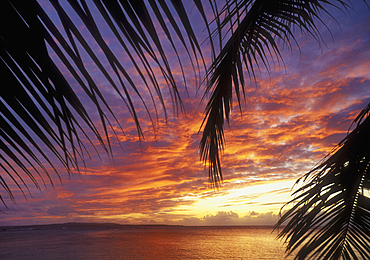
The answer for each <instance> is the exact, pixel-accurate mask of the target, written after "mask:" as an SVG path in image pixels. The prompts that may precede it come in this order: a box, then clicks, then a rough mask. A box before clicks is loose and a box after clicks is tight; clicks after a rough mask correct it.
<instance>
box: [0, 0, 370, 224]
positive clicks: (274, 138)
mask: <svg viewBox="0 0 370 260" xmlns="http://www.w3.org/2000/svg"><path fill="white" fill-rule="evenodd" d="M40 2H41V3H43V1H40ZM48 8H51V7H48ZM350 14H351V15H349V14H343V13H342V12H339V11H337V12H336V13H335V17H336V19H337V20H338V22H339V24H340V25H341V27H339V26H338V25H337V24H336V23H335V22H334V21H333V20H332V19H331V18H328V17H326V18H325V19H327V20H325V21H327V25H328V27H329V28H330V30H331V33H332V34H333V38H334V40H332V38H331V35H330V32H328V30H327V29H326V28H324V26H322V25H321V26H320V27H322V28H320V31H321V33H322V35H323V39H324V41H325V43H326V46H325V45H322V46H321V48H320V46H319V44H318V43H317V42H316V41H315V40H314V39H313V38H312V37H310V36H308V37H305V36H299V35H298V34H297V35H298V36H297V39H298V41H299V46H300V50H298V48H297V47H296V46H294V45H293V46H292V50H290V49H289V48H287V47H286V46H285V47H284V48H282V56H283V58H284V64H281V63H280V64H279V63H275V64H274V63H273V62H271V71H270V72H267V71H266V70H264V69H261V72H260V73H257V78H256V81H255V82H254V80H253V79H252V80H250V81H247V85H246V88H245V92H246V93H245V95H246V99H245V101H242V103H241V106H240V107H241V108H240V109H239V106H238V103H237V99H236V96H235V95H234V100H233V101H234V102H233V110H232V114H231V119H230V125H229V126H226V129H225V142H226V143H225V147H224V150H223V151H222V171H223V182H222V183H221V185H220V186H219V187H216V188H214V187H212V185H211V183H210V182H209V179H208V168H207V165H205V163H203V162H202V161H200V159H199V157H200V156H199V142H200V138H201V133H200V132H199V130H200V129H201V124H202V120H203V118H204V109H205V103H206V102H205V101H203V102H201V99H202V95H203V91H204V86H203V85H202V86H201V87H200V89H199V90H197V85H196V84H197V83H196V81H197V79H196V78H195V76H194V74H193V71H192V68H191V64H188V63H189V62H188V63H186V62H185V63H184V71H185V73H186V76H188V77H187V79H186V80H187V81H186V87H187V89H185V86H184V84H182V85H181V86H180V87H181V89H180V92H181V94H182V101H183V104H184V108H185V109H184V110H185V112H184V113H181V112H180V113H178V114H177V111H176V108H175V107H173V105H172V102H171V98H170V93H169V91H168V88H167V87H166V85H165V81H164V79H162V82H160V83H159V84H160V85H161V87H162V88H163V96H164V100H165V103H166V109H167V110H166V112H167V115H168V118H167V119H166V118H165V116H164V114H165V113H164V111H163V109H162V108H161V104H160V101H159V100H158V99H156V102H155V105H156V107H155V106H154V105H153V103H151V101H150V96H149V94H148V93H147V92H144V95H143V98H144V99H145V98H147V100H148V102H147V103H146V104H147V105H148V110H149V112H150V115H151V116H152V119H153V124H152V123H151V121H150V118H149V116H148V113H147V112H146V111H145V109H144V107H143V106H142V105H140V101H137V100H135V101H137V104H139V105H137V111H138V116H139V120H140V123H141V126H142V128H143V133H144V138H142V139H141V140H139V137H138V133H137V130H136V127H135V124H134V120H133V119H132V117H131V116H130V113H129V111H128V110H127V109H126V106H125V105H124V104H122V102H121V101H120V99H119V97H117V94H116V93H115V92H113V91H112V90H111V88H110V87H111V86H110V85H109V83H108V82H107V81H106V80H105V79H104V77H103V76H102V75H100V74H99V73H98V72H97V73H96V75H94V76H95V77H96V78H95V80H96V82H98V83H99V87H101V89H102V91H103V92H104V95H106V99H107V101H108V103H109V104H110V106H111V108H112V110H113V112H114V113H115V115H116V116H117V118H118V121H119V122H120V124H121V125H122V128H123V130H124V133H122V132H121V130H120V128H119V126H118V125H114V126H113V129H114V130H115V132H116V134H117V136H116V135H115V133H114V132H113V131H112V130H110V131H109V137H110V141H111V147H112V152H113V158H110V157H109V156H108V155H107V153H106V152H105V151H104V150H103V149H102V148H101V147H100V144H99V143H98V141H96V140H94V143H96V147H97V149H98V152H99V154H97V153H96V151H95V150H94V149H93V147H92V146H91V145H90V144H89V142H88V140H87V138H85V137H84V138H83V140H84V144H86V146H87V147H88V150H89V153H90V155H91V160H90V158H89V156H88V155H85V163H86V167H83V163H82V162H81V164H80V166H81V170H80V172H78V171H77V170H76V171H75V173H74V174H73V175H71V176H68V174H67V173H66V172H65V170H64V169H63V167H62V165H59V164H58V162H57V161H56V165H57V167H58V169H59V170H60V175H61V180H62V183H61V182H59V180H58V177H57V176H56V174H55V173H53V171H52V169H50V173H51V175H52V179H53V181H54V188H53V186H52V185H51V184H50V182H49V180H47V179H45V182H46V186H42V187H41V190H42V192H39V191H38V190H37V189H36V188H35V187H33V186H32V183H30V184H29V186H30V192H31V195H32V196H31V195H29V194H26V197H27V199H25V198H24V197H23V195H22V194H21V192H17V193H15V197H16V203H13V202H11V200H10V199H9V198H5V197H4V199H5V200H6V203H7V207H8V209H7V208H5V206H3V205H1V207H0V210H2V211H3V212H2V213H1V217H0V226H2V225H28V224H47V223H64V222H115V223H121V224H146V223H150V224H176V225H274V224H275V223H276V221H277V219H278V215H279V211H280V209H281V207H282V206H283V205H284V204H285V203H286V202H288V201H289V199H290V195H291V193H292V191H293V190H294V187H296V186H294V183H295V181H296V180H297V179H298V178H299V177H301V176H303V175H304V174H305V173H306V172H308V171H309V170H311V169H312V168H313V167H314V166H315V164H316V163H318V162H319V161H320V160H321V159H322V158H323V157H324V156H325V155H327V154H328V153H329V152H330V151H331V149H332V148H333V147H334V146H335V145H336V144H337V143H338V142H340V141H341V140H342V138H343V137H344V136H345V134H346V133H347V131H348V129H349V127H350V125H351V122H352V121H353V120H354V118H355V117H356V115H357V114H358V113H359V111H360V110H361V109H363V108H364V107H365V106H366V104H368V103H369V102H370V70H369V68H370V38H369V32H370V11H369V10H368V8H367V7H366V5H365V4H364V3H361V1H357V2H356V5H355V6H354V11H350ZM194 19H197V18H196V17H195V18H194ZM198 19H199V18H198ZM80 29H81V31H82V32H84V28H80ZM195 29H196V30H197V32H198V33H199V34H201V33H202V30H203V29H204V28H195ZM61 30H62V27H61ZM85 33H86V32H85ZM108 34H109V32H107V35H108ZM162 36H163V37H165V34H163V35H162ZM108 38H109V37H108ZM107 44H108V45H109V46H110V47H112V48H113V47H115V44H117V42H116V41H115V39H113V36H112V39H110V40H107ZM117 45H118V44H117ZM202 48H204V50H205V53H207V55H208V56H209V53H208V50H209V46H207V42H206V43H204V45H203V46H202ZM94 51H96V52H97V55H98V54H99V52H101V50H100V49H96V50H94ZM117 52H118V53H122V60H121V62H122V64H128V65H127V66H129V65H130V62H129V59H128V58H127V55H125V53H124V51H123V50H121V49H119V47H118V46H117ZM183 55H184V56H185V54H183ZM173 56H175V55H173ZM208 56H206V57H205V58H206V59H207V60H208V59H210V57H208ZM56 63H57V64H60V61H59V62H58V61H56ZM90 65H91V67H89V66H90ZM86 66H87V67H89V69H90V70H91V71H95V69H96V68H95V67H94V65H93V62H92V61H91V60H88V59H87V58H86ZM130 66H131V67H128V68H126V69H127V70H132V71H134V68H133V67H132V65H130ZM177 69H178V70H174V75H175V76H176V77H178V78H179V81H180V82H181V81H182V74H181V71H180V69H179V68H177ZM61 70H62V71H63V68H62V69H61ZM134 73H135V72H133V74H134ZM203 73H204V72H203ZM65 76H66V78H68V79H70V80H71V82H72V84H73V79H72V76H71V75H65ZM140 82H141V81H140V78H139V76H137V82H135V83H137V84H138V88H142V89H145V86H143V85H140V84H141V83H140ZM186 90H187V91H186ZM76 92H77V95H78V94H79V92H78V90H76ZM234 94H235V93H234ZM86 109H87V110H89V109H93V108H92V106H91V104H89V103H86ZM155 109H158V119H157V118H156V116H155V113H156V112H155ZM240 111H241V112H240ZM94 120H96V122H100V121H99V118H98V115H96V118H94ZM97 127H98V128H99V130H101V131H103V130H102V127H101V125H100V123H97ZM0 173H1V174H3V172H2V170H0ZM4 175H5V174H4ZM9 183H10V182H9ZM41 183H42V182H41ZM11 185H13V184H11ZM14 186H15V185H14ZM293 186H294V187H293ZM292 188H293V189H292ZM283 210H284V209H283Z"/></svg>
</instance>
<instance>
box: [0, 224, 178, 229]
mask: <svg viewBox="0 0 370 260" xmlns="http://www.w3.org/2000/svg"><path fill="white" fill-rule="evenodd" d="M153 227H182V225H165V224H136V225H133V224H117V223H85V222H68V223H61V224H46V225H26V226H0V231H25V230H60V229H62V230H98V229H125V228H153Z"/></svg>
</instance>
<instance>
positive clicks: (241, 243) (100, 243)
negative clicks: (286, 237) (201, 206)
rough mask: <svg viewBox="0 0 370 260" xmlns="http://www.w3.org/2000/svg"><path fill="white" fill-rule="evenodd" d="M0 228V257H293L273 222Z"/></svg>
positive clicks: (25, 259)
mask: <svg viewBox="0 0 370 260" xmlns="http://www.w3.org/2000/svg"><path fill="white" fill-rule="evenodd" d="M45 227H46V228H43V227H40V226H36V227H22V228H19V227H18V228H15V227H14V228H6V229H3V228H2V230H1V231H0V259H7V260H8V259H9V260H11V259H22V260H27V259H35V260H36V259H37V260H43V259H48V260H49V259H88V260H93V259H143V260H144V259H145V260H146V259H148V260H149V259H150V260H157V259H268V260H273V259H278V260H282V259H288V260H289V259H293V258H294V256H293V255H291V256H289V257H287V258H285V256H286V254H285V248H284V245H283V242H282V241H280V240H277V239H276V235H277V233H276V232H274V233H272V230H273V229H272V228H271V227H239V226H238V227H183V226H120V227H118V228H117V227H114V226H113V227H109V226H102V227H101V226H91V225H90V226H85V227H82V228H81V227H79V226H78V225H75V226H73V227H71V226H64V225H55V226H51V227H50V226H45Z"/></svg>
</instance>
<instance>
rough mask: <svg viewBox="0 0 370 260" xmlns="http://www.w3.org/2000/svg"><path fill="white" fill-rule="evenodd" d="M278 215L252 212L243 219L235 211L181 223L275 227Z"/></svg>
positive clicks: (189, 224)
mask: <svg viewBox="0 0 370 260" xmlns="http://www.w3.org/2000/svg"><path fill="white" fill-rule="evenodd" d="M277 220H278V215H277V214H275V213H273V212H265V213H259V212H255V211H250V212H249V213H248V214H246V215H245V216H243V217H240V216H239V214H238V213H236V212H233V211H219V212H217V214H216V215H212V214H209V215H205V216H204V217H203V218H196V217H189V218H184V219H183V220H182V221H179V223H182V224H184V225H187V226H240V225H246V226H249V225H251V226H256V225H264V226H265V225H269V226H272V225H275V224H276V222H277Z"/></svg>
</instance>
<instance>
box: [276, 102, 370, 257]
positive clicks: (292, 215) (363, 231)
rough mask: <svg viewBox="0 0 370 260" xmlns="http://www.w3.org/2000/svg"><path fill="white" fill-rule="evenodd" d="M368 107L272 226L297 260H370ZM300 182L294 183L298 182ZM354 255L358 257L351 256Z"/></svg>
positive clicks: (369, 106)
mask: <svg viewBox="0 0 370 260" xmlns="http://www.w3.org/2000/svg"><path fill="white" fill-rule="evenodd" d="M369 110H370V104H369V105H367V107H366V108H365V109H363V110H362V111H361V113H360V114H359V115H358V116H357V118H356V119H355V120H354V123H355V124H356V127H355V128H354V129H353V130H352V132H351V133H349V134H348V135H347V136H346V137H345V138H344V139H343V140H342V141H341V142H340V143H339V144H338V146H337V147H336V149H335V150H334V151H333V152H332V153H331V154H330V155H329V156H328V157H327V158H326V159H325V160H324V161H323V162H321V163H320V164H319V165H318V166H317V167H315V168H314V169H313V170H312V171H310V172H309V173H307V174H306V175H305V176H304V177H303V185H302V187H300V188H299V189H297V190H296V191H295V192H294V195H295V198H294V199H292V200H291V201H290V202H289V203H287V204H288V205H289V204H292V205H293V206H292V208H291V209H289V210H288V211H287V212H286V213H285V214H283V216H282V217H281V218H280V220H279V222H278V223H277V226H280V225H283V224H285V223H286V226H285V227H284V229H283V230H282V231H281V232H280V234H279V237H280V238H282V237H285V239H286V240H287V241H288V244H287V251H288V252H289V253H291V252H293V251H294V250H298V254H297V256H296V259H305V258H310V257H311V258H315V259H339V258H342V259H358V257H359V256H360V257H361V258H362V259H369V258H370V246H369V245H370V197H369V195H370V193H369V189H370V173H369V166H370V149H369V147H370V135H369V133H370V117H369ZM298 181H299V180H298ZM356 252H357V254H356Z"/></svg>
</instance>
